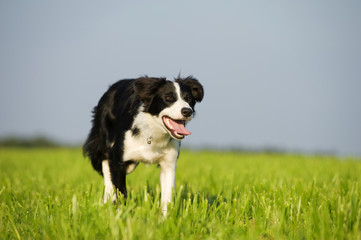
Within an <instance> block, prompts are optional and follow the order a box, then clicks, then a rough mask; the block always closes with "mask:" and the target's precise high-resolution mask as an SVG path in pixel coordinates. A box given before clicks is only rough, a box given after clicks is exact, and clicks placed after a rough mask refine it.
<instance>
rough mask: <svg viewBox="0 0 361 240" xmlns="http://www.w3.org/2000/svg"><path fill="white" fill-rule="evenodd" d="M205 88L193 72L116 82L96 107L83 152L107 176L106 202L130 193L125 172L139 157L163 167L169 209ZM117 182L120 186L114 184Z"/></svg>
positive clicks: (163, 202)
mask: <svg viewBox="0 0 361 240" xmlns="http://www.w3.org/2000/svg"><path fill="white" fill-rule="evenodd" d="M203 94H204V93H203V87H202V85H201V84H200V83H199V82H198V80H197V79H195V78H193V77H192V76H189V77H186V78H180V77H178V78H176V79H175V81H169V80H166V79H165V78H152V77H147V76H145V77H141V78H138V79H125V80H120V81H118V82H116V83H115V84H113V85H111V86H110V87H109V89H108V91H107V92H105V94H104V95H103V96H102V97H101V98H100V100H99V103H98V105H97V106H96V107H95V108H94V110H93V121H92V128H91V130H90V133H89V136H88V139H87V140H86V142H85V144H84V147H83V151H84V155H87V156H89V158H90V160H91V163H92V165H93V168H94V169H95V170H96V171H97V172H99V174H101V175H103V177H104V185H105V190H104V203H106V202H107V201H108V199H109V198H111V199H112V201H113V202H116V199H117V193H118V192H120V193H121V194H123V196H124V199H126V198H127V189H126V175H127V174H129V173H131V172H132V171H134V169H135V168H136V167H137V166H138V164H139V162H142V163H146V164H158V165H159V166H160V184H161V208H162V212H163V214H166V213H167V204H168V203H169V202H171V201H172V190H173V188H174V184H175V171H176V162H177V159H178V156H179V151H180V145H181V144H180V141H181V140H182V139H183V138H184V136H187V135H190V134H191V133H190V132H189V131H188V130H187V129H186V128H185V125H186V123H187V122H188V121H190V120H191V119H192V118H193V116H194V105H195V104H196V102H201V101H202V99H203ZM114 187H115V188H114Z"/></svg>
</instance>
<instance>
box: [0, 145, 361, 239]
mask: <svg viewBox="0 0 361 240" xmlns="http://www.w3.org/2000/svg"><path fill="white" fill-rule="evenodd" d="M359 160H360V159H343V160H340V159H337V158H332V157H320V156H300V155H282V154H272V155H267V154H238V153H232V152H223V153H222V152H211V151H201V152H189V151H183V152H182V153H181V156H180V159H179V161H178V167H177V177H176V193H175V196H174V204H173V205H172V206H170V208H169V214H168V216H167V218H166V219H163V218H162V214H161V211H160V209H159V200H160V193H159V192H160V187H159V169H158V168H156V166H153V165H150V166H144V165H141V166H139V167H138V169H136V171H135V172H134V173H132V174H130V175H128V178H127V180H128V182H127V185H128V191H129V198H128V201H127V205H126V206H123V205H120V206H119V207H118V208H117V207H115V206H114V205H113V204H111V203H109V204H103V203H102V194H103V181H102V178H101V177H100V176H98V174H97V173H96V172H94V171H93V170H92V168H91V166H90V163H89V162H88V160H86V159H84V158H83V157H82V154H81V151H80V149H4V148H3V149H0V169H1V173H0V239H361V177H360V175H361V174H360V173H361V161H359Z"/></svg>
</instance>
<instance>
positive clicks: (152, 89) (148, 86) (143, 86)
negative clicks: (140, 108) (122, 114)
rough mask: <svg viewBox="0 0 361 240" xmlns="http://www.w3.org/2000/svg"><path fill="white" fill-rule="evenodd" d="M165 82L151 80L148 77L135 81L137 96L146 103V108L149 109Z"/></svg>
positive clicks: (161, 79) (162, 79)
mask: <svg viewBox="0 0 361 240" xmlns="http://www.w3.org/2000/svg"><path fill="white" fill-rule="evenodd" d="M165 81H166V80H165V78H150V77H147V76H145V77H141V78H138V79H136V80H135V81H134V83H133V88H134V91H135V94H136V95H137V96H138V97H139V99H140V100H141V101H142V102H143V103H144V106H145V108H147V107H149V105H150V104H151V102H152V100H153V97H154V95H155V94H156V92H157V90H158V88H159V87H160V85H161V84H163V83H165Z"/></svg>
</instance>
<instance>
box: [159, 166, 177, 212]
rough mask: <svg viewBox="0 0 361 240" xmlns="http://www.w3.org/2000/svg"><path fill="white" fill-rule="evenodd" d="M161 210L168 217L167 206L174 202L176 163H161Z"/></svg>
mask: <svg viewBox="0 0 361 240" xmlns="http://www.w3.org/2000/svg"><path fill="white" fill-rule="evenodd" d="M160 168H161V169H160V187H161V194H162V196H161V208H162V213H163V215H164V216H165V215H167V205H168V203H170V202H172V191H173V189H174V185H175V170H176V161H174V162H171V163H169V162H162V163H160Z"/></svg>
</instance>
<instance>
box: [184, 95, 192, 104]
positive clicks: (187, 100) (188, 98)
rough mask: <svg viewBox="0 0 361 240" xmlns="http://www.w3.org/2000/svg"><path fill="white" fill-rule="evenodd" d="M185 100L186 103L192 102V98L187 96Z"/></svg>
mask: <svg viewBox="0 0 361 240" xmlns="http://www.w3.org/2000/svg"><path fill="white" fill-rule="evenodd" d="M184 100H185V101H186V102H189V103H190V102H192V97H191V96H186V97H185V98H184Z"/></svg>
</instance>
